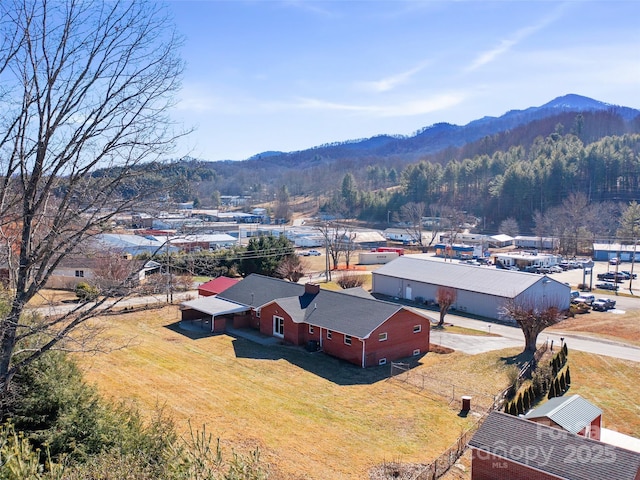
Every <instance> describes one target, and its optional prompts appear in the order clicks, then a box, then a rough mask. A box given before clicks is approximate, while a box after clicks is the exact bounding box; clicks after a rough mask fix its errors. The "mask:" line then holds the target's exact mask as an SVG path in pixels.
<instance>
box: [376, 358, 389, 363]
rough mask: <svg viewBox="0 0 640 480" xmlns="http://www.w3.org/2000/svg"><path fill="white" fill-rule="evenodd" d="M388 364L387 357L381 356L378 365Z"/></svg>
mask: <svg viewBox="0 0 640 480" xmlns="http://www.w3.org/2000/svg"><path fill="white" fill-rule="evenodd" d="M386 364H387V359H386V358H381V359H380V360H378V365H386Z"/></svg>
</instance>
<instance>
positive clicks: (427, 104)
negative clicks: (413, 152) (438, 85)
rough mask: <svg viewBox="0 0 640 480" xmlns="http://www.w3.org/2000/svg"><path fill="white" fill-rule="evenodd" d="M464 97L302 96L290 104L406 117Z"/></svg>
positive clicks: (305, 107)
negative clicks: (360, 99) (370, 99)
mask: <svg viewBox="0 0 640 480" xmlns="http://www.w3.org/2000/svg"><path fill="white" fill-rule="evenodd" d="M464 98H465V95H464V94H460V93H445V94H440V95H436V96H433V97H431V98H425V99H422V100H411V101H405V102H403V103H398V104H390V105H355V104H346V103H335V102H327V101H324V100H319V99H314V98H303V99H301V100H300V101H299V102H298V103H297V104H292V105H291V107H293V108H298V109H308V110H318V111H345V112H352V113H366V114H370V115H374V116H378V117H406V116H415V115H423V114H426V113H433V112H437V111H440V110H445V109H447V108H451V107H453V106H455V105H458V104H460V103H461V102H462V101H463V100H464Z"/></svg>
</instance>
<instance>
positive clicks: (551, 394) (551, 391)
mask: <svg viewBox="0 0 640 480" xmlns="http://www.w3.org/2000/svg"><path fill="white" fill-rule="evenodd" d="M554 397H557V395H556V384H555V382H551V388H549V394H548V395H547V398H549V399H551V398H554Z"/></svg>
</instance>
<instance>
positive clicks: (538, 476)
mask: <svg viewBox="0 0 640 480" xmlns="http://www.w3.org/2000/svg"><path fill="white" fill-rule="evenodd" d="M558 478H560V477H556V476H555V475H551V474H548V473H543V472H540V471H538V470H533V469H531V468H528V467H526V466H524V465H520V464H518V463H513V462H510V461H509V460H505V459H504V458H500V457H496V456H494V455H491V454H489V453H487V452H484V451H482V450H478V449H477V448H472V449H471V480H557V479H558Z"/></svg>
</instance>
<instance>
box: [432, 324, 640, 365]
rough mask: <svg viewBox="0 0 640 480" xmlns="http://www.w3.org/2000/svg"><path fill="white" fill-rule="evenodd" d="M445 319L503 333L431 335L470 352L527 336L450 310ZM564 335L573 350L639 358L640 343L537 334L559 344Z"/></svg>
mask: <svg viewBox="0 0 640 480" xmlns="http://www.w3.org/2000/svg"><path fill="white" fill-rule="evenodd" d="M431 313H432V314H433V313H434V312H431ZM432 316H433V315H432ZM445 321H446V322H447V323H451V324H453V325H457V326H460V327H466V328H473V329H476V330H482V331H485V332H490V333H493V334H498V335H500V337H487V336H478V337H476V336H471V335H456V334H452V333H440V332H433V335H432V337H431V342H432V343H439V344H441V345H443V346H445V347H449V348H453V349H456V350H460V351H463V352H465V353H470V354H476V353H482V352H487V351H490V350H497V349H501V348H507V347H517V346H521V347H524V336H523V334H522V330H520V328H518V327H510V326H507V325H502V324H498V323H491V322H489V321H483V320H473V319H470V318H465V317H461V316H458V315H453V314H447V316H446V318H445ZM561 338H564V339H565V341H566V342H567V344H568V346H569V348H571V349H574V350H579V351H582V352H587V353H595V354H597V355H605V356H608V357H615V358H620V359H623V360H632V361H634V362H640V347H636V346H633V345H629V344H625V343H623V342H614V341H609V340H603V339H599V338H598V339H596V338H590V337H587V336H585V335H580V334H576V333H573V332H572V333H562V332H555V331H554V332H553V333H551V332H547V331H546V330H545V331H543V332H542V333H541V334H540V336H539V337H538V343H541V342H545V341H548V342H551V341H552V340H553V344H554V345H560V344H561V343H562V341H561Z"/></svg>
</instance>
